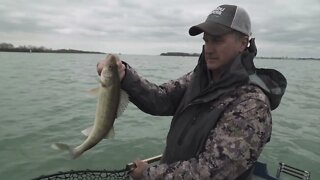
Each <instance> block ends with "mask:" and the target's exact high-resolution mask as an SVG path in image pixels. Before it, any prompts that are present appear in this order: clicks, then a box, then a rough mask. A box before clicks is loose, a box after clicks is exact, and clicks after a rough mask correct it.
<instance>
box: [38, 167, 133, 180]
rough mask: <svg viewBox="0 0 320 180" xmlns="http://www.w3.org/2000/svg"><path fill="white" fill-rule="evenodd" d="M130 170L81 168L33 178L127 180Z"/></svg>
mask: <svg viewBox="0 0 320 180" xmlns="http://www.w3.org/2000/svg"><path fill="white" fill-rule="evenodd" d="M128 172H129V171H128V170H127V169H123V170H113V171H110V170H89V169H87V170H80V171H74V170H70V171H65V172H57V173H55V174H51V175H45V176H40V177H37V178H34V179H33V180H65V179H67V180H92V179H94V180H126V179H130V176H129V173H128Z"/></svg>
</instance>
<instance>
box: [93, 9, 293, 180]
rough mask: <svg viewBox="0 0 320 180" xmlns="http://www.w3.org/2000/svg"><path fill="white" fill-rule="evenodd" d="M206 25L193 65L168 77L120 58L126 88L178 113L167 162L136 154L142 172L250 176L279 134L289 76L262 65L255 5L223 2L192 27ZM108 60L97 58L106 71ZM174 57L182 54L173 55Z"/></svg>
mask: <svg viewBox="0 0 320 180" xmlns="http://www.w3.org/2000/svg"><path fill="white" fill-rule="evenodd" d="M201 33H203V40H204V45H203V50H202V53H201V55H200V57H199V60H198V64H197V65H196V67H195V68H194V70H193V71H192V72H189V73H187V74H185V75H184V76H182V77H180V78H178V79H176V80H171V81H169V82H167V83H164V84H162V85H155V84H153V83H150V82H149V81H147V80H145V79H144V78H142V77H141V76H139V75H138V74H137V72H136V71H135V70H134V69H133V68H132V67H131V66H130V65H129V64H127V63H125V62H121V61H120V60H118V62H117V64H118V70H119V76H120V80H121V88H122V89H123V90H125V91H126V92H127V93H128V94H129V97H130V101H131V102H132V103H134V104H135V105H136V106H137V107H138V108H139V109H141V110H142V111H144V112H146V113H148V114H152V115H159V116H173V119H172V122H171V125H170V130H169V133H168V135H167V141H166V148H165V150H164V153H163V157H162V159H161V162H160V164H158V165H154V166H150V165H148V164H147V163H144V162H143V161H140V160H138V161H135V164H136V166H137V168H136V169H134V170H133V171H132V173H131V176H132V177H133V178H134V179H250V178H251V176H252V171H253V168H254V164H255V162H256V161H257V159H258V157H259V155H260V154H261V151H262V149H263V147H264V146H265V144H266V143H267V142H269V141H270V137H271V130H272V127H271V124H272V121H271V110H274V109H275V108H277V107H278V105H279V104H280V100H281V97H282V96H283V94H284V91H285V88H286V84H287V83H286V79H285V77H284V76H283V75H282V74H281V73H280V72H278V71H276V70H273V69H259V68H256V67H255V66H254V63H253V59H254V57H255V56H256V53H257V50H256V46H255V41H254V39H253V38H251V39H250V36H251V22H250V18H249V15H248V14H247V12H246V11H245V10H244V9H243V8H241V7H239V6H235V5H221V6H219V7H218V8H216V9H215V10H213V11H212V12H211V13H210V14H209V16H208V17H207V19H206V20H205V22H203V23H200V24H198V25H195V26H192V27H191V28H190V29H189V34H190V35H191V36H196V35H199V34H201ZM106 62H107V60H103V61H101V62H100V63H98V65H97V71H98V73H99V74H100V72H101V70H102V69H103V67H104V66H105V64H106ZM173 63H174V62H173Z"/></svg>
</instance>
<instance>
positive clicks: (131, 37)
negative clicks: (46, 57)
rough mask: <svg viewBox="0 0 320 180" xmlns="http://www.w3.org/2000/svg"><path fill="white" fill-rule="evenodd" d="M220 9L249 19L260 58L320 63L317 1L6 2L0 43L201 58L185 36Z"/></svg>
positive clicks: (194, 40) (0, 7)
mask: <svg viewBox="0 0 320 180" xmlns="http://www.w3.org/2000/svg"><path fill="white" fill-rule="evenodd" d="M222 4H235V5H239V6H241V7H243V8H244V9H245V10H246V11H247V12H248V14H249V15H250V17H251V24H252V37H254V38H256V44H257V48H258V56H273V57H279V56H280V57H313V58H320V0H267V1H266V0H263V1H262V0H224V1H222V0H91V1H89V0H1V2H0V43H2V42H6V43H11V44H13V45H14V46H19V45H34V46H44V47H46V48H52V49H61V48H64V49H78V50H89V51H100V52H106V53H122V54H146V55H158V54H160V53H162V52H187V53H200V52H201V49H202V44H203V40H202V36H201V35H199V36H194V37H193V36H190V35H189V34H188V30H189V28H190V27H191V26H193V25H196V24H199V23H201V22H203V21H205V19H206V17H207V16H208V15H209V13H210V12H211V11H212V10H214V9H215V8H216V7H217V6H219V5H222Z"/></svg>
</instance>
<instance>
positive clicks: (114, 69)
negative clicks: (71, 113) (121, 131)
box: [52, 55, 129, 159]
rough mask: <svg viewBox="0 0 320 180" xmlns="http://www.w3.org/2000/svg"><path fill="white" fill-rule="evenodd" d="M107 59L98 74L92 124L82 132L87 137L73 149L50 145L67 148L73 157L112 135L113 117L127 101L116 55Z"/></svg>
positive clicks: (64, 146)
mask: <svg viewBox="0 0 320 180" xmlns="http://www.w3.org/2000/svg"><path fill="white" fill-rule="evenodd" d="M107 59H108V60H107V63H106V64H105V66H104V67H103V69H102V72H101V76H100V86H99V88H98V102H97V107H96V115H95V120H94V125H93V127H91V128H88V129H87V130H84V131H85V132H83V133H84V134H85V133H86V132H88V137H87V139H86V140H85V141H84V142H83V143H82V144H81V145H79V146H77V147H75V148H74V149H72V148H70V147H69V146H68V145H66V144H62V143H55V144H53V145H52V147H53V148H54V149H59V150H68V151H69V152H70V154H71V156H72V157H73V159H75V158H77V157H79V156H80V155H81V154H82V153H84V152H85V151H87V150H88V149H90V148H92V147H94V146H95V145H96V144H98V143H99V142H100V141H101V140H102V139H103V138H104V137H106V136H107V137H108V136H112V135H113V133H114V131H113V123H114V121H115V118H116V117H118V116H119V114H120V113H121V112H122V111H123V110H124V109H125V107H126V105H127V104H128V102H129V98H128V95H127V94H126V93H125V92H124V91H122V90H121V84H120V77H119V73H118V66H117V60H118V57H116V56H114V55H108V56H107ZM121 91H122V92H121ZM120 99H121V100H120ZM120 101H121V102H120ZM89 129H90V130H89Z"/></svg>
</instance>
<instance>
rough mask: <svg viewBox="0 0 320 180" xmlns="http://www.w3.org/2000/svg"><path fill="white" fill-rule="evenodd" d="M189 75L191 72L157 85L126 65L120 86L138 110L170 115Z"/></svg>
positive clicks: (187, 81) (174, 109)
mask: <svg viewBox="0 0 320 180" xmlns="http://www.w3.org/2000/svg"><path fill="white" fill-rule="evenodd" d="M191 76H192V72H190V73H187V74H185V75H184V76H182V77H180V78H178V79H176V80H171V81H169V82H167V83H164V84H162V85H160V86H158V85H156V84H153V83H151V82H149V81H148V80H146V79H144V78H142V77H140V76H139V75H138V73H137V72H136V71H135V70H134V69H133V68H131V67H130V66H129V65H126V74H125V77H124V79H123V80H122V85H121V87H122V89H124V90H125V91H126V92H127V93H128V94H129V97H130V101H131V102H132V103H134V104H135V105H136V106H137V107H138V108H139V109H140V110H142V111H144V112H146V113H148V114H152V115H160V116H170V115H173V114H174V112H175V111H176V109H177V107H178V105H179V102H180V100H181V98H182V96H183V95H184V92H185V90H186V87H187V86H188V84H189V82H190V79H191Z"/></svg>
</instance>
